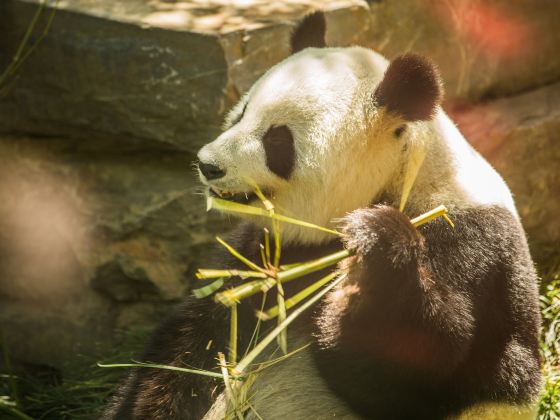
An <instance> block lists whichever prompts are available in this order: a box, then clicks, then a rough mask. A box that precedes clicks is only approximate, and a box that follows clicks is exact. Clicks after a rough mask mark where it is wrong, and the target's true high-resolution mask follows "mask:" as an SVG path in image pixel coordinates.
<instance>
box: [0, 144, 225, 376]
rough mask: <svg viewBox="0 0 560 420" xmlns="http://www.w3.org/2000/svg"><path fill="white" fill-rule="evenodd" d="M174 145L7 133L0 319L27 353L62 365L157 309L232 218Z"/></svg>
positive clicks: (174, 297) (0, 161) (1, 188)
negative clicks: (208, 195) (159, 147)
mask: <svg viewBox="0 0 560 420" xmlns="http://www.w3.org/2000/svg"><path fill="white" fill-rule="evenodd" d="M192 159H193V156H192V155H191V154H188V153H180V152H177V151H173V152H168V151H160V152H157V151H153V150H148V151H146V150H142V149H135V150H130V149H122V148H117V147H115V145H114V144H112V142H110V141H107V140H103V139H88V140H87V141H84V140H76V141H72V140H68V139H54V138H50V139H46V138H39V139H37V138H35V139H32V138H23V137H3V138H0V323H1V327H2V329H3V331H4V335H5V337H6V339H7V342H8V344H9V346H10V350H11V352H12V354H14V355H16V357H17V358H18V359H19V360H23V361H26V362H33V363H41V364H48V365H55V366H59V365H62V364H63V362H64V361H65V360H69V359H71V358H72V357H73V356H74V355H76V354H79V353H91V352H94V351H97V350H98V347H99V346H101V347H103V346H107V345H108V344H109V343H110V342H111V337H112V334H113V333H114V330H115V328H116V327H118V328H125V327H128V326H130V325H131V323H135V322H138V323H141V324H146V323H147V322H149V321H150V319H152V321H155V320H156V314H157V310H158V308H162V307H165V306H166V305H167V304H168V303H173V302H176V301H178V300H179V299H180V298H181V297H183V296H184V294H185V293H186V291H187V289H188V288H189V287H190V281H191V280H192V279H193V278H194V276H193V273H194V271H195V270H196V269H197V268H198V267H199V265H200V264H203V261H204V255H206V254H208V249H209V248H212V247H213V246H215V245H214V238H213V236H214V234H215V233H216V232H217V231H219V232H223V231H224V230H225V229H226V228H227V223H225V224H224V222H222V221H221V220H222V219H221V218H218V216H214V215H213V214H209V213H206V212H205V202H204V198H203V197H201V196H200V195H197V194H196V193H197V191H198V181H197V178H196V176H195V173H194V171H192V169H191V162H192Z"/></svg>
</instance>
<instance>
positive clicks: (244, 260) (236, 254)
mask: <svg viewBox="0 0 560 420" xmlns="http://www.w3.org/2000/svg"><path fill="white" fill-rule="evenodd" d="M216 240H217V241H218V242H219V243H220V244H221V245H223V246H224V247H225V248H226V249H227V250H228V251H229V252H230V254H231V255H233V256H234V257H235V258H237V259H238V260H239V261H241V262H242V263H243V264H245V265H246V266H248V267H249V268H251V269H253V270H255V271H260V272H264V269H262V268H260V267H259V266H258V265H257V264H255V263H254V262H252V261H251V260H249V259H248V258H246V257H244V256H243V255H241V254H240V253H239V252H237V250H236V249H235V248H233V247H232V246H231V245H229V244H228V243H227V242H226V241H224V240H223V239H222V238H220V237H219V236H216Z"/></svg>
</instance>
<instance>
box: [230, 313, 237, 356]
mask: <svg viewBox="0 0 560 420" xmlns="http://www.w3.org/2000/svg"><path fill="white" fill-rule="evenodd" d="M229 363H230V364H231V365H232V366H235V364H236V363H237V305H232V306H231V315H230V325H229Z"/></svg>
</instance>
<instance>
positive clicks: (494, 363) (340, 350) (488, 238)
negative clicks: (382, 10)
mask: <svg viewBox="0 0 560 420" xmlns="http://www.w3.org/2000/svg"><path fill="white" fill-rule="evenodd" d="M325 26H326V25H325V18H324V15H323V14H322V13H321V12H316V13H313V14H311V15H309V16H307V17H306V18H304V19H303V20H302V21H301V22H300V24H299V26H298V27H297V28H296V30H295V31H294V34H293V36H292V48H293V52H294V53H293V55H291V56H290V57H289V58H287V59H286V60H284V61H283V62H281V63H279V64H278V65H276V66H275V67H273V68H271V69H270V70H269V71H268V72H267V73H266V74H265V75H264V76H262V77H261V78H260V79H259V80H258V81H257V82H256V83H255V84H254V86H253V87H252V88H251V89H250V90H249V92H248V93H247V94H246V95H245V96H244V97H243V98H242V99H241V100H240V101H239V103H238V104H237V105H236V106H235V107H234V108H233V110H232V111H231V112H230V114H229V115H228V117H227V121H226V123H225V127H224V131H223V133H222V134H221V135H220V136H219V137H218V138H217V139H216V140H215V141H213V142H211V143H209V144H207V145H206V146H204V147H203V148H202V149H201V150H200V152H199V153H198V158H199V164H198V168H199V173H200V179H201V181H202V183H203V184H204V185H205V186H207V187H208V188H207V191H208V194H210V195H219V196H221V197H223V198H225V199H229V200H232V201H237V202H242V203H249V204H251V205H255V206H258V205H260V202H259V200H258V199H257V197H256V196H255V195H254V194H253V187H252V185H251V184H250V182H248V181H247V180H248V179H251V180H253V181H254V182H256V183H257V184H258V185H259V186H260V188H261V189H262V190H263V191H264V192H265V193H266V194H267V195H268V197H269V198H270V199H271V201H272V202H273V203H274V205H275V206H276V208H277V209H279V211H281V212H283V213H284V214H287V215H289V216H293V217H297V218H299V219H301V220H305V221H309V222H312V223H315V224H317V225H322V226H327V227H336V228H339V229H341V231H342V232H343V236H342V239H333V236H331V235H329V234H327V233H324V232H321V231H317V230H309V229H307V228H304V227H299V226H296V225H287V224H286V225H283V226H282V228H283V229H282V237H281V240H282V263H283V264H289V263H293V262H299V261H308V260H311V259H313V258H318V257H321V256H325V255H327V254H329V253H332V252H335V251H336V250H340V249H342V248H347V249H349V250H351V251H352V252H353V255H354V256H353V257H351V258H350V259H348V260H346V261H344V262H343V263H341V265H340V266H339V267H338V268H339V269H340V270H342V271H343V272H344V273H345V275H346V279H345V280H344V282H342V283H340V284H339V285H338V286H337V287H336V288H334V289H333V290H331V291H330V292H329V293H328V294H327V295H325V297H324V298H323V299H322V300H321V301H320V302H319V303H318V304H317V305H316V306H315V307H314V309H313V310H312V311H308V313H304V315H302V316H301V317H300V318H298V320H297V321H296V322H295V323H294V324H293V325H292V326H290V328H289V329H288V332H289V335H288V343H289V345H290V347H291V349H292V350H293V349H295V348H298V347H299V346H301V345H303V344H306V343H311V345H310V346H309V347H306V348H304V350H302V351H300V352H298V353H297V354H294V355H292V356H290V357H288V358H286V359H285V360H283V361H282V362H280V363H277V364H275V365H273V366H272V367H270V368H267V369H265V370H263V371H262V372H261V373H260V374H259V375H257V378H256V380H255V382H254V383H253V385H252V389H251V392H250V395H251V410H249V411H247V412H246V418H251V419H253V418H262V419H265V420H277V419H326V418H331V417H334V418H344V419H483V418H494V419H529V418H535V415H536V411H535V410H536V401H537V399H538V394H539V390H540V386H541V376H540V367H539V344H538V332H539V326H540V318H539V311H538V293H537V278H536V275H535V271H534V268H533V263H532V260H531V257H530V254H529V251H528V247H527V242H526V238H525V235H524V232H523V229H522V227H521V224H520V221H519V217H518V214H517V212H516V209H515V207H514V203H513V200H512V196H511V193H510V191H509V189H508V187H507V186H506V184H505V183H504V181H503V180H502V178H501V177H500V176H499V175H498V174H497V173H496V172H495V171H494V169H493V168H492V167H491V166H490V165H489V164H488V163H487V162H486V161H485V160H484V159H483V158H482V157H481V156H480V155H479V154H478V153H477V152H475V151H474V150H473V149H472V148H471V147H470V146H469V144H468V143H467V142H466V140H465V139H464V137H463V136H462V135H461V133H460V132H459V131H458V129H457V128H456V127H455V125H454V124H453V123H452V122H451V120H450V119H449V118H448V116H447V115H446V114H445V113H444V112H443V111H442V109H441V108H440V106H439V104H440V101H441V97H442V88H441V82H440V77H439V75H438V71H437V69H436V67H435V66H434V65H433V64H431V63H430V62H429V61H428V60H427V59H425V58H422V57H420V56H417V55H412V54H406V55H402V56H400V57H397V58H396V59H394V60H393V61H392V62H388V61H387V60H386V59H385V58H384V57H382V56H381V55H379V54H377V53H375V52H374V51H371V50H369V49H365V48H361V47H348V48H327V47H326V46H325V41H324V40H325ZM410 174H413V175H416V176H413V175H410ZM412 179H415V181H414V183H413V186H412V189H411V190H410V194H409V195H408V197H407V200H406V206H405V207H404V209H403V211H400V210H399V205H400V204H401V202H402V194H403V186H406V185H407V184H408V187H410V184H411V182H412V181H411V180H412ZM405 189H406V188H405ZM439 204H445V205H446V206H447V207H448V209H449V215H450V217H451V218H452V220H453V221H454V223H455V227H454V228H453V227H451V226H450V225H449V224H448V223H446V222H445V221H443V220H441V219H438V220H434V221H432V222H430V223H428V224H425V225H423V226H421V227H419V228H415V227H413V225H412V224H411V222H410V218H411V217H413V216H417V215H419V214H421V213H423V212H426V211H428V210H430V209H432V208H433V207H435V206H437V205H439ZM263 223H264V222H263V220H257V219H255V220H252V219H251V220H245V221H242V222H241V223H240V224H239V226H238V227H237V228H236V229H235V231H234V232H233V233H232V234H231V235H230V237H229V239H228V241H229V242H230V243H231V244H233V245H234V247H235V248H236V249H238V250H239V251H240V252H241V253H242V254H244V255H245V256H248V257H249V258H251V259H253V261H259V244H260V243H261V242H262V227H263ZM214 267H232V268H243V267H241V266H240V265H239V263H238V262H237V260H235V258H233V257H231V256H229V255H226V253H225V252H223V253H221V251H217V254H216V260H215V262H214ZM326 272H328V270H327V271H325V270H324V271H322V272H320V273H315V274H313V275H308V276H307V277H305V278H303V279H300V280H298V281H296V282H291V283H287V284H286V285H285V294H286V295H293V294H294V293H295V292H296V291H298V290H300V289H302V288H303V287H305V286H306V285H308V284H311V282H313V281H316V280H317V279H319V278H320V277H322V276H324V275H325V273H326ZM239 281H240V280H239V279H238V280H232V282H231V283H230V285H233V284H237V283H239ZM271 300H274V299H271ZM258 305H260V301H257V300H255V301H251V302H249V303H243V304H241V305H239V311H240V312H239V325H240V326H239V330H240V338H239V340H240V344H239V348H240V349H243V348H244V346H246V345H247V343H248V341H249V339H250V337H249V335H250V333H251V332H252V331H253V327H254V325H255V316H254V312H253V311H254V309H255V308H257V307H258ZM228 314H229V312H228V311H227V310H226V309H225V308H224V307H222V306H221V305H220V304H218V303H214V301H213V300H212V298H206V299H195V298H194V297H189V298H187V299H186V301H185V302H184V304H183V305H182V306H181V307H180V308H178V310H177V311H176V312H175V313H174V314H173V315H172V316H171V317H170V318H169V319H168V320H167V321H166V322H165V323H164V324H163V325H162V326H161V327H160V328H159V329H158V330H157V331H156V332H155V334H154V336H153V338H152V339H151V342H150V343H149V345H148V347H147V349H146V351H145V353H144V354H143V355H142V357H141V360H142V361H146V362H155V363H161V364H168V365H173V366H180V367H194V368H200V369H209V370H212V369H216V366H217V361H216V354H217V352H218V351H222V352H227V342H226V340H227V337H228V329H229V321H228ZM271 347H274V346H271ZM272 350H273V349H271V351H272ZM222 388H223V383H222V381H220V380H219V379H215V378H210V377H206V376H201V375H194V374H185V373H178V372H173V371H169V370H161V369H148V368H134V369H133V370H132V371H131V372H130V374H129V376H128V377H127V379H126V380H125V382H124V383H123V385H122V386H121V387H120V389H119V390H118V391H117V394H116V396H115V397H114V400H113V402H112V403H111V404H110V406H109V408H108V409H107V411H106V413H105V418H108V419H118V420H123V419H201V418H206V419H210V418H212V412H213V411H212V410H214V408H215V405H216V403H215V401H216V400H219V399H220V393H221V392H222ZM212 404H214V408H211V407H212ZM216 412H219V410H218V411H216ZM257 413H258V414H257Z"/></svg>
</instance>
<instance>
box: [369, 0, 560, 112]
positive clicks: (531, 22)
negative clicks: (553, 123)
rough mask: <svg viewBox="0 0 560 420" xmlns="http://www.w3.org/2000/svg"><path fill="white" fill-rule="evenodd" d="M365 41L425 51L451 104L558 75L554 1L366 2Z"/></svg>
mask: <svg viewBox="0 0 560 420" xmlns="http://www.w3.org/2000/svg"><path fill="white" fill-rule="evenodd" d="M371 17H372V21H371V36H370V40H371V41H370V43H369V45H370V46H371V47H373V48H374V49H376V50H378V51H380V52H381V53H383V54H384V55H386V56H388V57H390V58H392V57H395V56H396V55H398V54H402V53H403V52H408V51H413V52H416V53H420V54H423V55H426V56H428V57H431V58H432V59H433V60H434V62H436V63H437V64H438V65H439V67H440V69H441V72H442V75H443V79H444V81H445V86H446V98H447V100H448V101H451V102H465V101H473V100H478V99H481V98H488V97H497V96H504V95H511V94H513V93H519V92H523V91H525V90H527V89H531V88H534V87H537V86H540V85H543V84H546V83H550V82H552V81H557V80H559V79H560V31H559V30H558V22H559V21H560V7H559V6H558V2H557V1H556V0H541V1H539V2H538V5H537V4H536V3H535V2H534V1H532V0H521V1H514V2H512V1H509V0H491V1H489V0H447V1H433V2H426V1H424V0H398V1H392V0H385V1H383V0H382V1H374V2H371Z"/></svg>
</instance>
